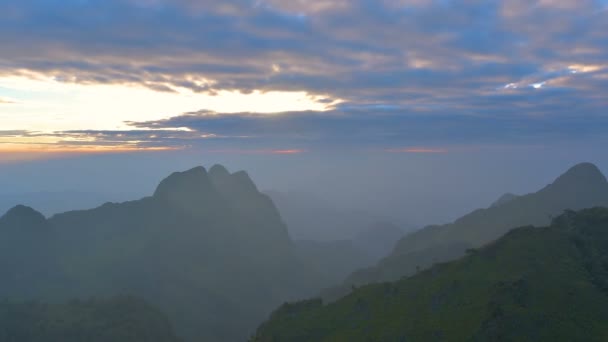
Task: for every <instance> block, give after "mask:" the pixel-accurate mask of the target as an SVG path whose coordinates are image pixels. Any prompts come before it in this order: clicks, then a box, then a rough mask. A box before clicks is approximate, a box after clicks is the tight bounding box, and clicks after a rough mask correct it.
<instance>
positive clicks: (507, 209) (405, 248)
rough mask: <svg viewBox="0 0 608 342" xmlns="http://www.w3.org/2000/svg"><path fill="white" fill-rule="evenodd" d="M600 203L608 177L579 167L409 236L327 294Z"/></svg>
mask: <svg viewBox="0 0 608 342" xmlns="http://www.w3.org/2000/svg"><path fill="white" fill-rule="evenodd" d="M596 206H608V181H607V180H606V178H605V177H604V175H603V174H602V173H601V171H600V170H599V169H598V168H597V167H596V166H595V165H593V164H589V163H583V164H579V165H576V166H574V167H572V168H571V169H570V170H568V171H567V172H565V173H564V174H563V175H561V176H560V177H559V178H557V179H556V180H555V181H554V182H553V183H551V184H549V185H547V186H546V187H544V188H543V189H541V190H539V191H538V192H535V193H531V194H528V195H524V196H517V197H515V198H510V199H509V200H508V201H502V203H498V204H495V205H493V206H491V207H489V208H487V209H479V210H476V211H474V212H472V213H470V214H468V215H465V216H463V217H462V218H460V219H458V220H456V221H455V222H453V223H451V224H446V225H441V226H429V227H426V228H424V229H421V230H420V231H417V232H414V233H411V234H408V235H406V236H405V237H403V238H402V239H401V240H400V241H399V242H398V243H397V245H396V246H395V249H394V250H393V252H392V253H391V254H390V255H389V256H388V257H386V258H384V259H383V260H381V261H380V262H379V263H378V264H377V265H375V266H374V267H371V268H367V269H362V270H359V271H357V272H354V273H353V274H352V275H351V276H349V277H348V278H347V279H346V281H345V282H344V284H343V286H341V287H337V288H334V289H332V290H331V291H326V292H325V293H324V298H326V299H334V298H338V297H340V296H342V295H344V294H346V293H348V292H349V291H350V288H351V287H352V286H353V285H355V286H360V285H364V284H370V283H375V282H381V281H394V280H398V279H399V278H401V277H403V276H409V275H412V274H414V273H415V272H416V271H417V270H420V269H426V268H428V267H430V266H432V265H434V264H435V263H438V262H445V261H450V260H454V259H456V258H458V257H461V256H463V255H464V254H465V251H466V250H467V249H469V248H478V247H480V246H483V245H484V244H487V243H490V242H492V241H494V240H496V239H498V238H500V237H501V236H503V235H504V234H506V233H507V232H509V231H510V230H511V229H513V228H514V227H521V226H526V225H534V226H544V225H548V224H550V222H551V219H552V218H553V217H555V216H558V215H560V214H561V213H562V212H563V211H564V210H581V209H586V208H592V207H596Z"/></svg>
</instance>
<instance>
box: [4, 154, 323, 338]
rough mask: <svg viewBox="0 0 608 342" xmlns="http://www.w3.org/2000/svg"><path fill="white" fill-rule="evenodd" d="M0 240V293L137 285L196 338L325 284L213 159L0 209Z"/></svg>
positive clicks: (244, 325)
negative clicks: (139, 195) (66, 199)
mask: <svg viewBox="0 0 608 342" xmlns="http://www.w3.org/2000/svg"><path fill="white" fill-rule="evenodd" d="M0 247H2V248H0V256H1V258H0V272H2V274H3V276H4V277H3V281H2V282H1V283H0V297H2V298H4V297H6V298H11V299H17V300H19V299H30V298H33V299H41V300H45V301H46V300H66V299H71V298H74V297H78V298H88V297H91V296H102V297H105V296H112V295H117V294H132V295H137V296H142V297H143V298H145V299H146V300H148V301H150V302H151V303H152V304H154V305H157V306H158V307H159V308H161V309H162V310H163V311H164V312H166V313H167V314H168V316H169V318H170V319H171V321H172V322H173V323H174V325H175V327H176V330H177V331H178V333H179V334H180V335H182V336H184V337H187V338H188V339H190V340H196V341H200V340H204V341H235V340H242V339H244V338H245V337H246V336H247V334H249V333H251V331H253V329H254V328H255V326H256V325H257V324H259V322H260V321H261V320H262V319H263V318H264V317H265V316H266V315H267V314H268V313H269V312H270V310H271V309H272V308H273V307H275V306H276V305H278V304H280V303H282V302H284V301H285V300H294V299H296V298H302V297H303V296H305V295H310V294H312V293H314V291H318V289H320V288H321V287H322V286H327V285H329V284H328V283H327V282H326V281H325V280H323V279H322V277H321V276H320V275H319V274H317V273H315V272H314V271H312V270H311V267H310V266H308V265H307V264H306V263H304V262H302V261H301V260H300V259H299V256H298V251H297V250H296V248H295V246H294V245H293V243H292V241H291V239H290V237H289V235H288V232H287V228H286V226H285V224H284V223H283V222H282V220H281V217H280V215H279V213H278V211H277V210H276V208H275V206H274V204H273V203H272V201H271V200H270V198H269V197H268V196H266V195H264V194H262V193H260V192H259V191H258V190H257V188H256V186H255V184H254V183H253V182H252V181H251V179H250V178H249V176H248V175H247V173H245V172H242V171H241V172H236V173H232V174H231V173H229V172H228V171H227V170H226V169H225V168H224V167H222V166H219V165H216V166H214V167H212V168H211V169H210V170H209V172H207V171H206V170H205V169H204V168H203V167H197V168H194V169H192V170H188V171H186V172H177V173H174V174H172V175H170V176H169V177H167V178H166V179H164V180H163V181H162V182H161V183H160V184H159V185H158V188H157V190H156V191H155V193H154V195H153V196H151V197H147V198H143V199H141V200H137V201H132V202H126V203H118V204H117V203H106V204H104V205H102V206H101V207H98V208H95V209H91V210H82V211H73V212H68V213H63V214H58V215H55V216H53V217H52V218H50V219H48V220H47V219H45V218H44V217H43V216H42V215H41V214H39V213H38V212H36V211H34V210H33V209H31V208H27V207H24V206H18V207H15V208H14V209H11V210H10V211H9V212H8V213H7V214H6V215H4V216H3V217H2V218H0Z"/></svg>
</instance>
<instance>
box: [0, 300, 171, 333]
mask: <svg viewBox="0 0 608 342" xmlns="http://www.w3.org/2000/svg"><path fill="white" fill-rule="evenodd" d="M0 341H5V342H17V341H18V342H83V341H87V342H133V341H146V342H179V341H180V340H179V339H178V338H177V337H176V336H175V333H174V332H173V328H172V327H171V325H170V323H169V321H168V319H167V318H166V317H165V316H164V315H163V314H162V313H160V312H159V311H158V310H156V309H155V308H153V307H151V306H150V305H149V304H147V303H146V302H144V301H142V300H140V299H137V298H134V297H116V298H112V299H108V300H87V301H70V302H68V303H65V304H43V303H38V302H26V303H15V302H0Z"/></svg>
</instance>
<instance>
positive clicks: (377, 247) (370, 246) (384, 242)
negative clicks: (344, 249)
mask: <svg viewBox="0 0 608 342" xmlns="http://www.w3.org/2000/svg"><path fill="white" fill-rule="evenodd" d="M403 234H405V232H404V230H403V229H401V228H400V227H398V226H396V225H394V224H392V223H390V222H377V223H374V224H372V225H370V226H369V227H367V228H366V229H364V230H362V231H361V232H359V233H358V234H357V235H356V236H355V238H354V239H353V244H354V245H355V246H356V247H357V248H359V249H361V250H363V251H364V252H365V253H367V254H368V255H370V256H371V257H372V258H373V260H375V261H378V260H380V259H382V258H383V257H385V256H387V255H388V254H389V252H390V251H392V250H393V248H394V247H395V244H396V243H397V241H399V239H400V238H401V237H403Z"/></svg>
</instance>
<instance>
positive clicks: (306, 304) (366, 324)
mask: <svg viewBox="0 0 608 342" xmlns="http://www.w3.org/2000/svg"><path fill="white" fill-rule="evenodd" d="M581 171H582V174H577V173H578V172H581ZM589 171H593V172H591V173H587V172H589ZM581 175H586V176H591V177H597V176H598V174H597V173H596V172H595V171H594V170H593V169H592V168H590V167H589V166H583V167H582V169H581V167H578V168H577V169H574V172H573V173H568V174H566V177H565V178H560V180H559V181H558V182H557V184H556V186H557V187H558V189H559V188H560V187H562V186H563V188H561V189H560V190H571V191H573V193H578V194H582V193H580V192H579V191H578V190H576V189H577V187H574V188H573V187H571V185H573V184H576V183H578V182H580V183H578V185H579V186H580V185H592V184H593V182H589V179H587V180H580V179H578V176H581ZM571 176H575V177H574V178H570V177H571ZM573 180H576V182H574V183H571V182H572V181H573ZM562 181H565V183H562ZM596 181H602V178H601V177H597V178H596ZM548 191H549V192H552V191H553V190H552V189H549V190H548ZM573 193H571V194H573ZM579 199H580V198H579ZM488 227H491V226H488ZM488 229H491V228H488ZM496 230H497V231H500V230H502V228H497V229H496ZM468 254H469V255H468V256H466V257H463V258H462V259H460V260H457V261H453V262H450V263H445V264H439V265H435V266H434V267H432V268H430V269H428V270H426V271H421V272H420V273H418V274H416V275H414V276H412V277H408V278H402V279H401V280H399V281H397V282H392V283H390V282H386V283H381V284H372V285H367V286H363V287H360V288H357V289H355V290H354V291H353V292H352V293H351V294H349V295H347V296H346V297H343V298H341V299H339V300H338V301H336V302H333V303H330V304H323V302H322V300H321V299H313V300H307V301H302V302H297V303H294V304H284V305H283V306H281V307H280V308H279V309H278V310H277V311H276V312H274V313H273V314H272V316H271V317H270V319H269V321H268V322H266V323H264V324H263V325H262V326H261V327H260V328H259V329H258V332H257V334H256V336H255V337H254V338H253V339H252V341H256V342H267V341H268V342H270V341H273V342H280V341H290V342H308V341H310V342H313V341H314V342H323V341H605V340H606V326H608V272H607V271H606V261H607V260H608V209H606V208H594V209H586V210H584V211H581V212H578V213H576V212H567V213H565V214H563V215H562V216H560V217H558V218H557V219H555V220H554V221H553V224H552V225H551V226H550V227H545V228H537V227H524V228H518V229H513V230H511V231H510V232H509V233H507V234H506V235H505V236H504V237H502V238H500V239H499V240H497V241H495V242H493V243H491V244H489V245H487V246H486V247H483V248H481V249H477V250H471V251H469V253H468Z"/></svg>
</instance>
